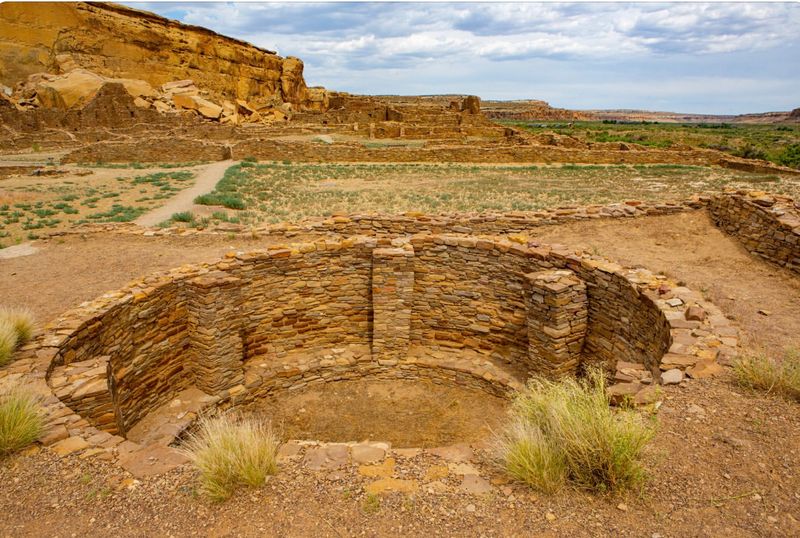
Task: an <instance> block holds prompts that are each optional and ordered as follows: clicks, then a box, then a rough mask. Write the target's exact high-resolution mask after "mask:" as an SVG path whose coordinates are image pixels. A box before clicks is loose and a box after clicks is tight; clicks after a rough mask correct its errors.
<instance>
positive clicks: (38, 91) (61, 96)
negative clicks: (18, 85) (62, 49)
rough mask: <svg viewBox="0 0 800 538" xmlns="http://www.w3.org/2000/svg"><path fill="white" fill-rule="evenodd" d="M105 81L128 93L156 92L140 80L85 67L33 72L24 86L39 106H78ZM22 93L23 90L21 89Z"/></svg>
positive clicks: (146, 94) (137, 95)
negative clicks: (56, 72)
mask: <svg viewBox="0 0 800 538" xmlns="http://www.w3.org/2000/svg"><path fill="white" fill-rule="evenodd" d="M107 82H116V83H119V84H122V85H123V86H124V87H125V90H126V91H127V92H128V93H129V94H130V95H131V96H132V97H153V96H155V95H156V92H155V91H154V90H153V88H152V86H150V84H148V83H147V82H145V81H143V80H134V79H124V78H107V77H103V76H101V75H98V74H97V73H92V72H91V71H88V70H86V69H74V70H72V71H70V72H69V73H66V74H64V75H57V76H53V75H50V76H43V75H42V76H36V75H33V76H32V77H31V78H29V81H28V86H32V88H31V89H32V90H33V93H34V94H35V95H36V100H37V101H38V103H39V106H42V107H44V108H72V107H81V106H83V105H84V104H86V103H87V102H89V101H90V100H91V99H92V97H94V95H95V94H96V93H97V91H98V90H99V89H100V88H101V87H102V86H103V84H105V83H107ZM23 93H25V92H24V91H23Z"/></svg>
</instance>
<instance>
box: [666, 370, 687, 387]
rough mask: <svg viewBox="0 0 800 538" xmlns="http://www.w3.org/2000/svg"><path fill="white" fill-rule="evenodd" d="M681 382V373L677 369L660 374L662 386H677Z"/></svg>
mask: <svg viewBox="0 0 800 538" xmlns="http://www.w3.org/2000/svg"><path fill="white" fill-rule="evenodd" d="M681 381H683V372H681V371H680V370H678V369H677V368H672V369H671V370H667V371H666V372H662V374H661V383H662V384H663V385H677V384H678V383H680V382H681Z"/></svg>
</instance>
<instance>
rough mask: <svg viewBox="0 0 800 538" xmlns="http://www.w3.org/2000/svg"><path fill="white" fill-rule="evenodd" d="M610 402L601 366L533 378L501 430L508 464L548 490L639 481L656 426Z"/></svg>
mask: <svg viewBox="0 0 800 538" xmlns="http://www.w3.org/2000/svg"><path fill="white" fill-rule="evenodd" d="M609 404H610V402H609V399H608V395H607V394H606V390H605V379H604V377H603V374H602V373H601V372H599V371H594V372H590V374H589V375H588V376H587V378H586V379H582V380H577V379H573V378H568V379H564V380H562V381H549V380H546V379H540V378H534V379H532V380H530V381H529V382H528V385H527V387H526V388H525V389H524V390H523V391H522V392H520V394H519V395H518V396H517V397H516V399H515V401H514V404H513V406H512V410H511V416H510V422H509V425H508V426H507V427H506V428H505V429H504V430H503V431H502V432H501V433H500V434H498V437H497V447H498V455H499V458H500V462H501V464H502V466H503V467H504V468H505V470H506V472H508V473H509V474H510V475H511V476H513V477H514V478H516V479H518V480H520V481H522V482H525V483H526V484H528V485H530V486H531V487H533V488H535V489H538V490H540V491H543V492H545V493H551V492H554V491H556V490H558V489H560V488H561V487H563V486H564V485H566V484H571V485H573V486H575V487H577V488H579V489H585V490H590V491H598V492H605V491H619V490H624V489H627V488H630V487H633V486H635V485H637V484H640V483H641V482H642V481H643V480H644V478H645V470H644V467H643V466H642V464H641V462H640V457H641V454H642V451H643V449H644V448H645V446H646V445H647V443H648V442H649V441H650V440H651V439H652V437H653V435H654V434H655V428H654V427H653V425H651V424H648V423H647V422H645V421H644V420H643V419H642V417H641V416H640V415H639V414H638V413H636V412H635V411H633V410H626V409H612V408H611V407H610V405H609Z"/></svg>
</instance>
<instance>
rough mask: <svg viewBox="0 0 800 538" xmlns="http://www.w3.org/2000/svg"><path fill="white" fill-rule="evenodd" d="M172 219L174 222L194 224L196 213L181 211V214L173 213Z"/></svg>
mask: <svg viewBox="0 0 800 538" xmlns="http://www.w3.org/2000/svg"><path fill="white" fill-rule="evenodd" d="M170 219H171V220H172V221H174V222H187V223H192V222H194V213H192V212H191V211H181V212H180V213H173V214H172V217H170Z"/></svg>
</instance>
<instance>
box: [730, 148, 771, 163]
mask: <svg viewBox="0 0 800 538" xmlns="http://www.w3.org/2000/svg"><path fill="white" fill-rule="evenodd" d="M733 154H734V155H736V156H737V157H742V158H743V159H760V160H762V161H766V160H767V154H766V153H764V150H762V149H760V148H757V147H755V146H754V145H752V144H745V145H744V146H742V147H741V148H739V149H737V150H736V151H734V152H733Z"/></svg>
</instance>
